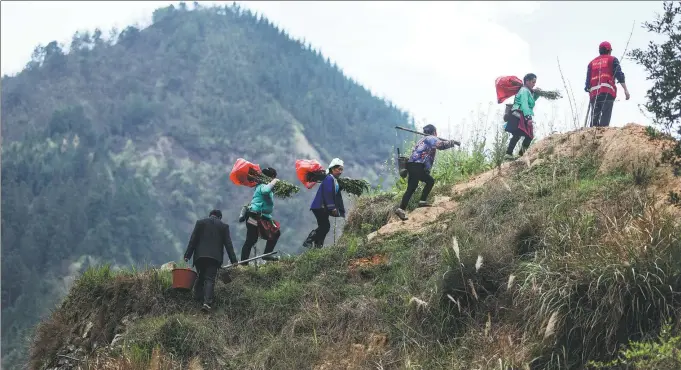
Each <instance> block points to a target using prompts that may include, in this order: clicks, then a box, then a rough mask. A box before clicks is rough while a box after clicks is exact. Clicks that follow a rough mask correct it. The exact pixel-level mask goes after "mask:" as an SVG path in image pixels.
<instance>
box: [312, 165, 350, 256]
mask: <svg viewBox="0 0 681 370" xmlns="http://www.w3.org/2000/svg"><path fill="white" fill-rule="evenodd" d="M341 174H343V161H342V160H340V159H339V158H334V159H333V160H332V161H331V163H330V164H329V173H328V174H327V175H326V178H324V181H322V183H321V185H320V186H319V188H318V189H317V194H316V195H315V197H314V200H312V204H311V205H310V210H311V211H312V213H313V214H314V216H315V218H316V219H317V228H316V229H314V230H312V231H311V232H310V234H309V235H308V236H307V239H306V240H305V242H304V243H303V247H305V248H310V247H314V248H322V247H323V246H324V239H326V234H328V233H329V230H330V229H331V222H329V216H333V217H345V206H344V205H343V196H342V195H341V191H342V190H343V189H342V188H341V187H340V185H339V184H338V178H339V177H340V175H341Z"/></svg>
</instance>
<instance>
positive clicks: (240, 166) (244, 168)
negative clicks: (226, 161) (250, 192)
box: [229, 158, 261, 188]
mask: <svg viewBox="0 0 681 370" xmlns="http://www.w3.org/2000/svg"><path fill="white" fill-rule="evenodd" d="M250 169H254V170H255V171H256V172H261V170H260V165H257V164H253V163H251V162H249V161H247V160H245V159H243V158H239V159H237V160H236V162H235V163H234V167H232V171H231V172H230V173H229V179H230V180H232V182H233V183H235V184H237V185H243V186H248V187H249V188H252V187H255V186H256V185H258V183H257V182H255V181H253V180H251V179H249V176H248V170H250Z"/></svg>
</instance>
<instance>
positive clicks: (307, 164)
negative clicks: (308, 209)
mask: <svg viewBox="0 0 681 370" xmlns="http://www.w3.org/2000/svg"><path fill="white" fill-rule="evenodd" d="M315 172H324V167H322V165H321V164H319V162H317V161H315V160H314V159H298V160H296V176H298V180H300V182H302V183H303V185H304V186H305V187H306V188H308V189H312V188H313V187H314V186H315V185H316V184H317V182H316V181H310V180H311V177H312V176H310V175H311V174H312V173H315Z"/></svg>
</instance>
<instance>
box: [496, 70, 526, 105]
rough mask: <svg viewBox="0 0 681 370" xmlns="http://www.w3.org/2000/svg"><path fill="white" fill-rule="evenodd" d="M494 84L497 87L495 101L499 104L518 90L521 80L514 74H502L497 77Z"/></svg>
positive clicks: (521, 84)
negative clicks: (502, 75)
mask: <svg viewBox="0 0 681 370" xmlns="http://www.w3.org/2000/svg"><path fill="white" fill-rule="evenodd" d="M494 85H495V86H496V88H497V103H498V104H501V103H503V102H504V100H506V99H508V98H510V97H512V96H513V95H515V94H517V93H518V91H520V88H521V87H523V80H521V79H519V78H518V77H516V76H504V77H499V78H497V79H496V81H494Z"/></svg>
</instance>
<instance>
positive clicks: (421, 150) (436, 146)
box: [408, 135, 455, 170]
mask: <svg viewBox="0 0 681 370" xmlns="http://www.w3.org/2000/svg"><path fill="white" fill-rule="evenodd" d="M454 145H455V144H454V141H444V140H440V139H438V138H437V137H435V136H432V135H429V136H426V137H424V138H422V139H421V140H419V141H418V142H417V143H416V145H414V150H412V152H411V156H410V157H409V161H408V162H413V163H423V165H424V166H425V167H426V170H430V168H431V167H433V162H434V161H435V154H436V150H444V149H449V148H451V147H453V146H454Z"/></svg>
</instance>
